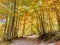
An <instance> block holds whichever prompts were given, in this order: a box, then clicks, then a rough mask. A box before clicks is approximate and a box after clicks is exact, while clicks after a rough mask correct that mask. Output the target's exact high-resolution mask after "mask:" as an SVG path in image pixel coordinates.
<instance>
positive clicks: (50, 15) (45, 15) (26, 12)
mask: <svg viewBox="0 0 60 45" xmlns="http://www.w3.org/2000/svg"><path fill="white" fill-rule="evenodd" d="M59 32H60V0H0V40H10V39H13V38H23V37H27V36H32V35H36V36H37V37H38V38H39V39H42V38H43V39H45V40H47V39H50V38H51V37H53V38H52V39H57V40H58V39H60V33H59Z"/></svg>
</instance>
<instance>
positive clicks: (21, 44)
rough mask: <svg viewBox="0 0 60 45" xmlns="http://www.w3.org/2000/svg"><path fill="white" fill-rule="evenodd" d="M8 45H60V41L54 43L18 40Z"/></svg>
mask: <svg viewBox="0 0 60 45" xmlns="http://www.w3.org/2000/svg"><path fill="white" fill-rule="evenodd" d="M10 45H60V41H58V42H56V43H48V42H40V41H39V40H38V39H19V40H15V41H13V43H11V44H10Z"/></svg>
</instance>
